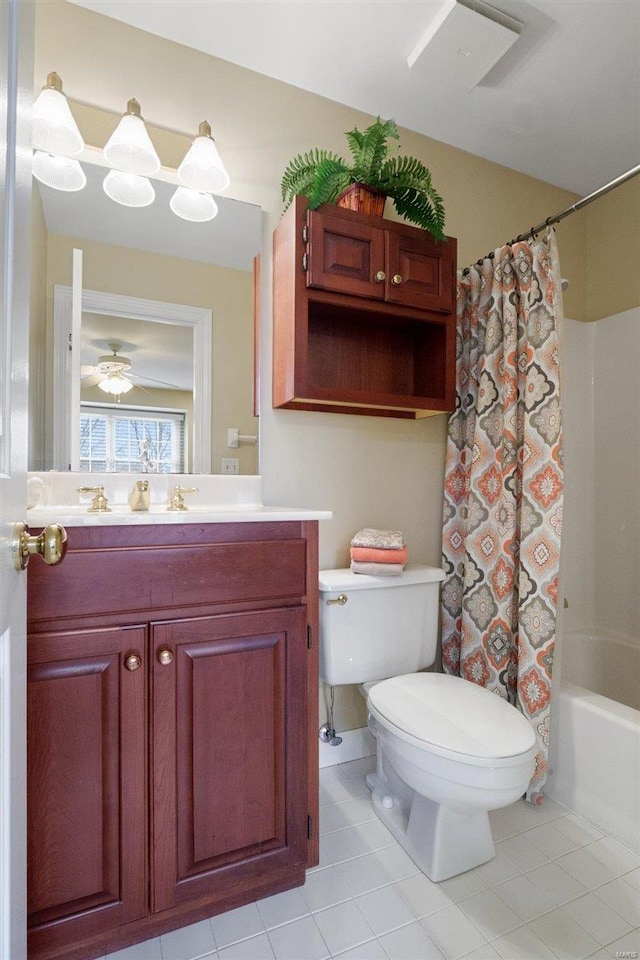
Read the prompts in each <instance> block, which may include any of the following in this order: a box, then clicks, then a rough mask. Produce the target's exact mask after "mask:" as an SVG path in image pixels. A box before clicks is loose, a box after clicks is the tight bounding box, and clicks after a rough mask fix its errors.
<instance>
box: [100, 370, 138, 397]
mask: <svg viewBox="0 0 640 960" xmlns="http://www.w3.org/2000/svg"><path fill="white" fill-rule="evenodd" d="M98 386H99V387H100V389H101V390H103V391H104V392H105V393H111V394H113V395H114V396H116V397H119V396H120V395H121V394H123V393H128V392H129V390H131V389H132V388H133V384H132V383H131V381H130V380H127V379H126V377H123V376H122V374H120V373H111V374H109V376H108V377H105V378H104V380H101V381H100V383H99V384H98Z"/></svg>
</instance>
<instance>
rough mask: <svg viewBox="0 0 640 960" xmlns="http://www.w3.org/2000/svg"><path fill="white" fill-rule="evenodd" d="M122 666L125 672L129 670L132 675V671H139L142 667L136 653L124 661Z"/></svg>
mask: <svg viewBox="0 0 640 960" xmlns="http://www.w3.org/2000/svg"><path fill="white" fill-rule="evenodd" d="M124 665H125V667H126V669H127V670H131V672H132V673H133V671H134V670H139V669H140V667H141V666H142V657H139V656H138V654H137V653H132V654H130V655H129V656H128V657H127V659H126V660H125V661H124Z"/></svg>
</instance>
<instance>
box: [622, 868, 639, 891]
mask: <svg viewBox="0 0 640 960" xmlns="http://www.w3.org/2000/svg"><path fill="white" fill-rule="evenodd" d="M623 880H625V881H626V882H627V883H630V884H631V886H632V887H633V888H634V890H640V867H637V868H636V869H635V870H630V871H629V873H625V874H624V876H623Z"/></svg>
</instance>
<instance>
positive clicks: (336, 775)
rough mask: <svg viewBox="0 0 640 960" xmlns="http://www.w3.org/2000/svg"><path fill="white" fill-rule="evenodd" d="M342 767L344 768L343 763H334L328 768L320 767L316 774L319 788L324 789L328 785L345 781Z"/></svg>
mask: <svg viewBox="0 0 640 960" xmlns="http://www.w3.org/2000/svg"><path fill="white" fill-rule="evenodd" d="M344 766H346V764H344V763H335V764H332V765H331V766H330V767H320V773H319V774H318V780H319V782H320V786H321V787H326V786H328V784H330V783H341V782H342V781H343V780H345V779H347V778H346V777H345V774H344V771H343V769H342V768H343V767H344Z"/></svg>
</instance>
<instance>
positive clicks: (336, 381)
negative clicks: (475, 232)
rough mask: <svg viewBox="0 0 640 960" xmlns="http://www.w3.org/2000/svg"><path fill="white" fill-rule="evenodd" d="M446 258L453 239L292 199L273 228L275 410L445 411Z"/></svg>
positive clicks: (449, 277)
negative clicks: (442, 240)
mask: <svg viewBox="0 0 640 960" xmlns="http://www.w3.org/2000/svg"><path fill="white" fill-rule="evenodd" d="M455 254H456V242H455V240H452V239H449V240H447V241H446V243H443V244H438V243H436V242H435V241H434V240H433V238H431V237H430V236H429V235H428V234H426V233H425V231H423V230H419V229H417V228H415V227H410V226H407V225H406V224H403V223H395V222H393V221H388V220H380V219H379V218H375V217H370V216H368V215H363V214H359V213H354V212H353V211H350V210H342V209H340V208H338V207H333V206H325V207H321V208H320V210H319V211H307V210H306V201H305V200H304V198H301V197H296V199H295V200H294V203H293V204H292V206H291V207H290V208H289V210H288V211H287V213H286V214H285V216H284V217H283V219H282V221H281V222H280V224H279V226H278V228H277V229H276V232H275V234H274V381H273V405H274V407H284V408H288V409H304V410H324V411H327V412H333V413H360V414H367V415H372V416H392V417H404V418H412V419H415V418H418V417H424V416H429V415H432V414H436V413H443V412H447V411H450V410H453V408H454V404H455V392H454V377H455V315H454V302H455V297H454V294H455V259H456V257H455Z"/></svg>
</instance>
